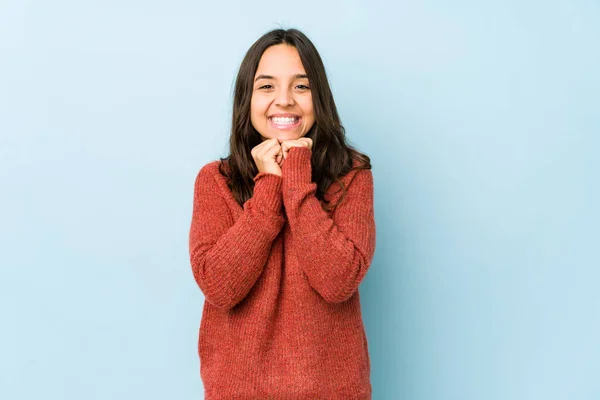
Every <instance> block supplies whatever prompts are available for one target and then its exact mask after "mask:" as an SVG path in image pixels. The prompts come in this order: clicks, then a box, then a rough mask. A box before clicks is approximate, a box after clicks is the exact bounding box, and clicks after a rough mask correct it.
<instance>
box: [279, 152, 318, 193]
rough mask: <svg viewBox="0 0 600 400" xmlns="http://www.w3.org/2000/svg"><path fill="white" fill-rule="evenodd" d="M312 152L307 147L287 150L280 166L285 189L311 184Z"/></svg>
mask: <svg viewBox="0 0 600 400" xmlns="http://www.w3.org/2000/svg"><path fill="white" fill-rule="evenodd" d="M311 157H312V150H311V149H309V148H308V147H304V146H302V147H300V146H294V147H291V148H290V149H289V150H288V153H287V156H286V158H285V161H284V162H283V165H282V166H281V174H282V176H283V182H284V183H283V185H284V187H285V188H290V189H293V188H297V187H299V186H302V185H304V184H307V183H311V182H312V166H311Z"/></svg>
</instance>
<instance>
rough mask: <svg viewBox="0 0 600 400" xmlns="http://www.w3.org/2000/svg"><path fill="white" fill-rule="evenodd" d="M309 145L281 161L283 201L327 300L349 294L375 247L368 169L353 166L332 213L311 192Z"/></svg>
mask: <svg viewBox="0 0 600 400" xmlns="http://www.w3.org/2000/svg"><path fill="white" fill-rule="evenodd" d="M311 155H312V151H311V150H310V149H309V148H307V147H297V146H296V147H292V148H290V150H289V152H288V155H287V157H286V160H285V161H284V163H283V165H282V178H283V187H282V191H283V203H284V208H285V212H286V214H287V217H288V223H289V225H290V229H291V232H292V235H291V240H292V243H293V247H294V248H295V249H296V257H297V258H298V260H299V262H300V265H301V267H302V269H303V270H304V273H305V274H306V276H307V278H308V281H309V283H310V285H311V286H312V287H313V288H314V289H315V290H316V291H317V292H318V293H319V294H320V295H321V296H322V297H323V299H324V300H325V301H327V302H330V303H340V302H343V301H345V300H347V299H349V298H350V297H351V296H352V295H353V294H354V292H355V291H356V290H357V289H358V286H359V284H360V282H361V281H362V279H363V278H364V276H365V275H366V273H367V270H368V269H369V266H370V264H371V260H372V258H373V255H374V252H375V218H374V210H373V175H372V172H371V170H368V169H363V170H358V171H357V172H356V175H355V176H354V177H353V179H352V181H351V183H350V184H349V185H348V187H347V188H346V190H347V192H346V197H345V198H344V200H343V201H342V202H341V203H340V204H339V205H338V206H337V208H336V209H335V210H334V212H333V215H332V217H329V215H328V213H327V211H325V210H323V208H322V207H321V204H320V202H319V199H317V197H316V196H315V193H316V190H317V184H316V183H314V182H311V176H312V169H311V168H312V167H311Z"/></svg>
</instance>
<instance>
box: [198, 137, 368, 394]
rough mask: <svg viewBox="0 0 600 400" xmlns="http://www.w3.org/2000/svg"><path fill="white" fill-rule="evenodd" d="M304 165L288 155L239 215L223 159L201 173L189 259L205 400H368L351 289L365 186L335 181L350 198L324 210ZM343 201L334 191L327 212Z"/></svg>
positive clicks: (361, 238) (362, 337)
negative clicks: (200, 297) (200, 302)
mask: <svg viewBox="0 0 600 400" xmlns="http://www.w3.org/2000/svg"><path fill="white" fill-rule="evenodd" d="M311 155H312V151H311V149H309V148H308V147H297V146H295V147H292V148H290V149H289V151H288V155H287V157H286V159H285V160H284V162H283V164H282V166H281V176H279V175H276V174H272V173H267V172H259V173H258V174H257V175H256V176H255V177H254V183H255V184H254V191H253V194H252V197H251V198H250V199H248V200H247V201H246V202H245V203H244V205H243V206H240V205H239V203H238V202H237V201H236V200H235V198H234V197H233V194H232V192H231V190H230V189H229V187H228V186H227V183H226V178H225V177H223V176H222V175H221V174H220V173H219V170H218V166H219V162H220V161H219V160H217V161H211V162H209V163H208V164H206V165H204V166H203V167H202V168H201V169H200V171H199V173H198V174H197V177H196V181H195V184H194V201H193V211H192V221H191V227H190V234H189V252H190V263H191V267H192V272H193V276H194V279H195V281H196V283H197V285H198V286H199V288H200V290H201V292H202V293H203V294H204V298H205V301H204V307H203V311H202V317H201V322H200V328H199V331H198V355H199V359H200V360H199V361H200V378H201V380H202V383H203V386H204V396H205V399H206V400H220V399H244V400H245V399H262V400H264V399H278V400H279V399H302V400H306V399H321V400H322V399H328V400H337V399H340V400H341V399H343V400H353V399H361V400H363V399H365V400H366V399H371V382H370V367H371V364H370V358H369V351H368V342H367V337H366V333H365V329H364V325H363V321H362V315H361V305H360V298H359V291H358V286H359V284H360V283H361V281H362V280H363V278H364V277H365V275H366V273H367V270H368V269H369V266H370V263H371V260H372V258H373V254H374V252H375V220H374V212H373V176H372V173H371V170H369V169H360V170H351V171H350V172H348V173H347V174H346V175H345V176H343V177H341V180H342V181H343V182H344V183H345V186H346V188H347V193H346V197H345V198H344V200H343V202H342V203H341V204H339V205H338V206H337V207H336V208H335V209H334V210H332V211H326V210H324V209H323V208H322V206H321V202H320V201H319V199H318V198H317V197H316V196H315V193H316V189H317V184H316V183H314V182H312V181H311V179H312V167H311ZM356 163H357V161H354V165H356ZM333 186H335V187H336V188H337V190H336V191H333V190H330V189H331V188H332V187H333ZM341 193H342V191H341V190H340V188H339V187H338V185H337V184H332V185H330V188H329V189H328V190H327V192H326V199H327V200H330V201H332V204H335V202H337V200H338V198H339V196H341Z"/></svg>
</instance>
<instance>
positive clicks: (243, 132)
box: [219, 29, 371, 211]
mask: <svg viewBox="0 0 600 400" xmlns="http://www.w3.org/2000/svg"><path fill="white" fill-rule="evenodd" d="M281 43H285V44H288V45H290V46H294V47H295V48H296V49H297V50H298V53H299V55H300V60H301V61H302V65H303V66H304V69H305V70H306V75H308V80H309V82H310V87H311V95H312V102H313V109H314V110H313V112H314V115H315V123H314V124H313V126H312V128H311V129H310V130H309V131H308V132H307V133H306V134H305V135H304V136H305V137H309V138H311V139H312V141H313V145H312V157H311V166H312V181H313V182H315V183H316V184H317V191H316V194H315V195H316V197H317V198H318V199H319V200H321V201H322V203H321V204H322V205H323V204H325V206H324V207H323V208H324V209H326V210H328V211H329V210H330V208H329V202H328V201H326V200H325V199H324V195H325V192H326V191H327V189H328V188H329V186H330V185H331V184H332V183H333V182H337V183H338V185H339V186H340V188H341V189H342V190H343V194H342V196H341V198H340V200H339V202H341V201H342V200H343V198H344V196H345V192H346V188H345V187H344V185H343V184H342V182H341V181H340V180H339V178H340V177H341V176H344V175H345V174H347V173H348V172H349V171H350V170H352V169H371V162H370V158H369V157H368V156H367V155H365V154H362V153H360V152H358V151H357V150H355V149H354V148H353V147H352V146H350V145H349V144H348V143H346V137H345V129H344V127H343V126H342V124H341V122H340V117H339V115H338V112H337V108H336V106H335V102H334V100H333V94H332V93H331V89H330V87H329V82H328V80H327V75H326V73H325V67H324V65H323V61H322V60H321V56H320V55H319V53H318V51H317V49H316V48H315V46H314V45H313V43H312V42H311V41H310V40H309V39H308V38H307V37H306V36H305V35H304V34H303V33H302V32H300V31H299V30H297V29H287V30H286V29H274V30H272V31H270V32H267V33H265V34H264V35H263V36H261V37H260V38H259V39H258V40H257V41H256V42H254V44H252V46H251V47H250V48H249V49H248V51H247V53H246V55H245V56H244V59H243V61H242V63H241V65H240V69H239V71H238V75H237V79H236V81H235V89H234V95H233V114H232V121H231V136H230V138H229V156H227V157H225V158H221V159H220V160H221V163H220V165H219V171H220V172H221V174H222V175H223V176H225V177H227V178H228V186H229V188H230V189H231V191H232V193H233V196H234V198H235V199H236V201H237V202H238V203H239V204H240V205H241V206H243V204H244V203H245V202H246V201H247V200H248V199H250V198H251V197H252V193H253V191H254V177H255V176H256V175H257V174H258V168H257V167H256V164H255V163H254V159H253V158H252V154H251V150H252V148H253V147H255V146H257V145H259V144H260V143H261V142H262V140H263V139H262V137H261V136H260V134H259V133H258V132H257V131H256V130H255V129H254V127H253V126H252V123H251V121H250V100H251V99H252V91H253V81H254V75H255V74H256V70H257V68H258V64H259V61H260V58H261V57H262V54H263V53H264V51H265V50H266V49H267V48H269V47H270V46H273V45H277V44H281ZM354 160H358V161H359V165H358V166H357V167H356V168H353V161H354ZM225 162H227V166H228V167H229V168H225ZM339 202H338V203H336V206H337V204H339Z"/></svg>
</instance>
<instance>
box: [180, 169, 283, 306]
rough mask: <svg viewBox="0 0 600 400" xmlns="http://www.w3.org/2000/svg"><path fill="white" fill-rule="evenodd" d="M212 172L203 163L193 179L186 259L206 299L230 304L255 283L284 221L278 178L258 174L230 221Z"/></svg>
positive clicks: (234, 303)
mask: <svg viewBox="0 0 600 400" xmlns="http://www.w3.org/2000/svg"><path fill="white" fill-rule="evenodd" d="M212 171H214V170H213V169H211V168H209V167H208V164H207V165H205V166H204V167H203V168H202V169H201V170H200V172H199V173H198V175H197V177H196V181H195V184H194V202H193V211H192V222H191V227H190V234H189V251H190V262H191V266H192V272H193V274H194V278H195V280H196V283H197V284H198V286H199V287H200V289H201V290H202V293H203V294H204V296H205V299H206V301H208V302H209V303H211V304H213V305H215V306H216V307H219V308H222V309H230V308H232V307H234V306H235V305H236V304H237V303H239V302H240V301H241V300H242V299H243V298H244V297H245V296H246V295H247V294H248V293H249V291H250V289H251V288H252V287H253V286H254V284H255V283H256V281H257V279H258V277H259V276H260V274H261V273H262V271H263V268H264V266H265V264H266V262H267V259H268V256H269V253H270V250H271V245H272V242H273V241H274V240H275V238H276V237H277V235H278V234H279V231H280V230H281V228H282V227H283V224H284V222H285V217H284V213H283V209H282V202H283V199H282V192H281V185H282V178H281V177H280V176H279V175H275V174H271V173H266V172H260V173H258V174H257V175H256V176H255V178H254V181H255V186H254V193H253V195H252V197H251V198H250V199H248V200H247V201H246V202H245V203H244V206H243V208H244V211H243V213H242V214H241V215H240V217H239V218H238V219H237V220H236V221H235V223H234V221H233V217H232V216H231V213H230V209H229V206H228V205H227V204H226V202H225V199H224V198H223V197H222V195H221V194H220V193H219V190H218V187H217V186H216V180H215V177H214V173H215V172H212Z"/></svg>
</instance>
